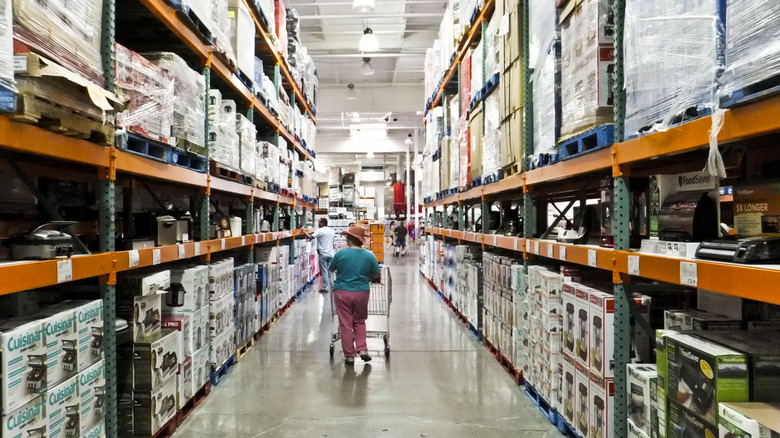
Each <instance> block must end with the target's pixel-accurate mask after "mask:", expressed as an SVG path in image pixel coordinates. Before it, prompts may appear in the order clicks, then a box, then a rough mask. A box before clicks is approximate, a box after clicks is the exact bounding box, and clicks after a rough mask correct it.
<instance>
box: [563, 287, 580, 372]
mask: <svg viewBox="0 0 780 438" xmlns="http://www.w3.org/2000/svg"><path fill="white" fill-rule="evenodd" d="M576 298H577V297H576V285H575V284H574V283H564V284H563V295H562V299H563V353H564V354H568V355H570V356H572V357H574V355H575V354H576V353H575V337H576V336H577V328H578V326H579V319H578V318H577V312H576V311H575V304H574V303H575V301H576Z"/></svg>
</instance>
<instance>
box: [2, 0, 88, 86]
mask: <svg viewBox="0 0 780 438" xmlns="http://www.w3.org/2000/svg"><path fill="white" fill-rule="evenodd" d="M12 4H13V10H14V13H13V18H14V37H15V38H17V39H18V40H19V41H21V42H23V43H25V44H29V45H30V46H32V47H35V48H37V49H39V50H41V51H43V52H44V53H46V55H47V57H48V58H51V59H52V60H54V61H57V62H58V63H60V64H62V65H63V66H64V67H67V68H69V69H71V70H74V71H77V72H79V73H81V74H82V75H84V76H85V77H86V78H87V79H90V80H91V81H93V82H95V83H96V84H102V83H103V65H102V59H103V58H102V57H101V55H100V23H101V19H102V15H103V2H102V0H73V1H68V2H63V1H53V2H46V1H36V0H14V1H13V2H12ZM3 6H4V5H3Z"/></svg>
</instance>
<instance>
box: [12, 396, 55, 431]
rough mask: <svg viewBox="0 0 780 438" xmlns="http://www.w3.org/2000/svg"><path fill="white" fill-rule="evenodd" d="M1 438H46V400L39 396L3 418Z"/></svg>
mask: <svg viewBox="0 0 780 438" xmlns="http://www.w3.org/2000/svg"><path fill="white" fill-rule="evenodd" d="M2 421H3V428H2V429H0V430H2V433H0V437H1V438H18V437H46V436H48V435H46V427H47V423H48V420H47V418H46V398H45V397H44V396H42V395H41V396H38V397H35V398H33V399H32V400H30V401H29V402H27V403H25V404H23V405H21V406H19V407H18V408H16V409H14V410H12V411H9V413H8V414H5V415H3V416H2Z"/></svg>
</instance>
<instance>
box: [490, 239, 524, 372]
mask: <svg viewBox="0 0 780 438" xmlns="http://www.w3.org/2000/svg"><path fill="white" fill-rule="evenodd" d="M482 260H483V266H484V275H485V277H484V284H483V294H484V310H483V336H484V338H485V339H487V340H488V341H490V343H492V344H493V346H494V347H495V348H497V349H498V350H499V351H501V353H502V354H503V355H504V356H505V357H506V358H508V359H509V360H512V359H513V358H514V357H515V345H514V340H513V328H514V326H515V324H514V314H515V307H514V299H515V295H516V294H515V290H514V287H513V284H512V279H513V272H514V271H515V270H516V269H518V265H517V264H516V262H517V260H516V259H513V258H510V257H503V256H499V255H496V254H491V253H484V254H483V257H482Z"/></svg>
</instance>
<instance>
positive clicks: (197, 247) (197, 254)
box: [195, 243, 200, 257]
mask: <svg viewBox="0 0 780 438" xmlns="http://www.w3.org/2000/svg"><path fill="white" fill-rule="evenodd" d="M199 255H200V243H196V244H195V256H196V257H197V256H199Z"/></svg>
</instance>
